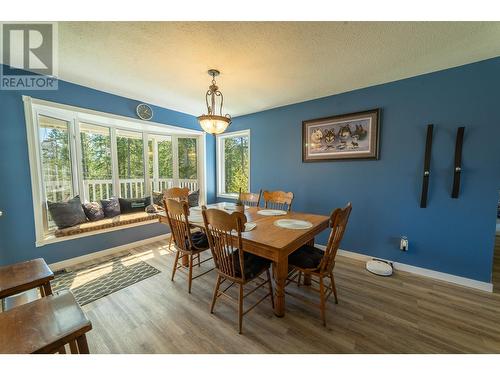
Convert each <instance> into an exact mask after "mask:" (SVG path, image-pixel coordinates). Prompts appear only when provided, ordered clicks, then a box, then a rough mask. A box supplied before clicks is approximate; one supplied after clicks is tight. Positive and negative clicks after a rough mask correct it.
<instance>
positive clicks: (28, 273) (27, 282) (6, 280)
mask: <svg viewBox="0 0 500 375" xmlns="http://www.w3.org/2000/svg"><path fill="white" fill-rule="evenodd" d="M53 279H54V273H53V272H52V271H51V270H50V268H49V267H48V266H47V263H45V260H43V259H42V258H38V259H33V260H28V261H26V262H21V263H16V264H11V265H8V266H3V267H0V300H3V299H4V298H7V297H10V296H13V295H15V294H18V293H22V292H25V291H27V290H30V289H34V288H38V289H39V290H40V294H41V295H42V297H43V296H49V295H51V294H52V288H51V287H50V280H53Z"/></svg>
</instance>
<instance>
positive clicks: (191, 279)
mask: <svg viewBox="0 0 500 375" xmlns="http://www.w3.org/2000/svg"><path fill="white" fill-rule="evenodd" d="M193 257H194V255H193V254H191V255H190V256H189V288H188V292H189V293H191V284H192V283H193Z"/></svg>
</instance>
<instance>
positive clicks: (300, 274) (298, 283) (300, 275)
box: [297, 271, 302, 287]
mask: <svg viewBox="0 0 500 375" xmlns="http://www.w3.org/2000/svg"><path fill="white" fill-rule="evenodd" d="M301 277H302V272H301V271H299V278H298V279H297V286H298V287H300V278H301Z"/></svg>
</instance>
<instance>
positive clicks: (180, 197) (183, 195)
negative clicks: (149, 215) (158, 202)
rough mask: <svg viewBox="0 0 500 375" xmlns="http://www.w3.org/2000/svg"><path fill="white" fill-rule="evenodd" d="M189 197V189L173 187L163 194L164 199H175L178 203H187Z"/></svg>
mask: <svg viewBox="0 0 500 375" xmlns="http://www.w3.org/2000/svg"><path fill="white" fill-rule="evenodd" d="M188 196H189V189H188V188H187V187H184V188H181V187H173V188H170V189H167V190H164V192H163V198H164V199H175V200H177V201H187V200H188Z"/></svg>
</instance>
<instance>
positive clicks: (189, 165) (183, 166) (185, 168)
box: [178, 138, 198, 179]
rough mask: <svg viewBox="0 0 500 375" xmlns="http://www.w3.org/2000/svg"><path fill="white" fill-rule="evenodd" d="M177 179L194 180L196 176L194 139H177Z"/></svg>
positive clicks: (196, 162)
mask: <svg viewBox="0 0 500 375" xmlns="http://www.w3.org/2000/svg"><path fill="white" fill-rule="evenodd" d="M178 147H179V178H182V179H196V178H198V177H197V175H198V173H197V170H198V168H197V164H198V160H197V156H196V139H195V138H179V146H178Z"/></svg>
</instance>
